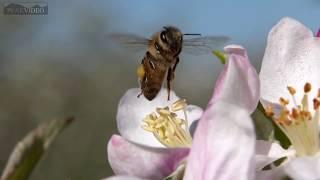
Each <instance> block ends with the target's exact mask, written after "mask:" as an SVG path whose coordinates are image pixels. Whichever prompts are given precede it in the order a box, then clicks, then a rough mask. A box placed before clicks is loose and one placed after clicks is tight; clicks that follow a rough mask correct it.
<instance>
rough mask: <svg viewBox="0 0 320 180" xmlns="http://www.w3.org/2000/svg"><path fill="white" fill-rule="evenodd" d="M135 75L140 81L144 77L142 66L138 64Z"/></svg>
mask: <svg viewBox="0 0 320 180" xmlns="http://www.w3.org/2000/svg"><path fill="white" fill-rule="evenodd" d="M137 75H138V77H139V78H140V79H143V77H144V75H145V71H144V68H143V64H140V66H139V67H138V68H137Z"/></svg>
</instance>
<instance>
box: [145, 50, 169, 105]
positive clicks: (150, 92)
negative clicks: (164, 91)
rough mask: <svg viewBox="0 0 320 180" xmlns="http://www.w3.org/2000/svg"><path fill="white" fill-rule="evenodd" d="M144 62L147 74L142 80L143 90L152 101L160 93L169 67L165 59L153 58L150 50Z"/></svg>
mask: <svg viewBox="0 0 320 180" xmlns="http://www.w3.org/2000/svg"><path fill="white" fill-rule="evenodd" d="M142 64H143V68H144V71H145V75H144V77H143V78H142V79H141V80H140V82H141V90H142V93H143V95H144V96H145V97H146V98H147V99H148V100H150V101H151V100H152V99H154V98H155V97H156V96H157V94H158V93H159V91H160V89H161V87H162V84H163V80H164V77H165V75H166V72H167V69H168V67H167V64H166V63H163V61H162V62H161V60H156V59H155V58H153V57H152V56H151V55H150V54H149V52H147V54H146V55H145V57H144V58H143V60H142Z"/></svg>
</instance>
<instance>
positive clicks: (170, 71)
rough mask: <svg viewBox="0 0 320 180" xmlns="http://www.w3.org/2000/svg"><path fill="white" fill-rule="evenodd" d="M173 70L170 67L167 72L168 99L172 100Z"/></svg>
mask: <svg viewBox="0 0 320 180" xmlns="http://www.w3.org/2000/svg"><path fill="white" fill-rule="evenodd" d="M172 75H173V71H172V69H171V68H169V69H168V74H167V90H168V101H169V100H170V90H171V81H172V79H173V76H172Z"/></svg>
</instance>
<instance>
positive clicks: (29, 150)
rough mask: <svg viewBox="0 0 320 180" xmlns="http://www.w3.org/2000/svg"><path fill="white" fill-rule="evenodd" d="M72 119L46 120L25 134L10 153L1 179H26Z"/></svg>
mask: <svg viewBox="0 0 320 180" xmlns="http://www.w3.org/2000/svg"><path fill="white" fill-rule="evenodd" d="M73 120H74V118H73V117H70V118H66V119H54V120H51V121H47V122H44V123H43V124H41V125H40V126H39V127H38V128H36V129H34V130H33V131H31V132H30V133H29V134H27V135H26V136H25V137H24V138H23V139H22V140H21V141H20V142H18V144H17V145H16V146H15V148H14V150H13V152H12V153H11V155H10V157H9V160H8V162H7V165H6V167H5V169H4V171H3V173H2V176H1V180H24V179H28V177H29V176H30V174H31V172H32V170H33V169H34V168H35V167H36V165H37V163H38V162H39V160H40V159H41V157H42V156H43V154H44V153H45V151H46V150H47V149H48V148H49V146H50V144H51V143H52V142H53V140H54V139H55V138H56V136H57V135H58V134H59V133H60V132H61V131H62V130H63V129H64V128H65V127H67V126H68V125H69V124H70V123H71V122H73Z"/></svg>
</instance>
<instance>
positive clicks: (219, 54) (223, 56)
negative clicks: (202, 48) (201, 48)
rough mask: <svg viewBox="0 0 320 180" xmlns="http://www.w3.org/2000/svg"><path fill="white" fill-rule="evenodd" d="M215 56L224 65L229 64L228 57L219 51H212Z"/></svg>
mask: <svg viewBox="0 0 320 180" xmlns="http://www.w3.org/2000/svg"><path fill="white" fill-rule="evenodd" d="M212 53H213V55H215V56H217V58H218V59H219V60H220V62H221V63H222V64H226V62H227V55H226V54H225V53H224V52H221V51H219V50H215V51H212Z"/></svg>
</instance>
